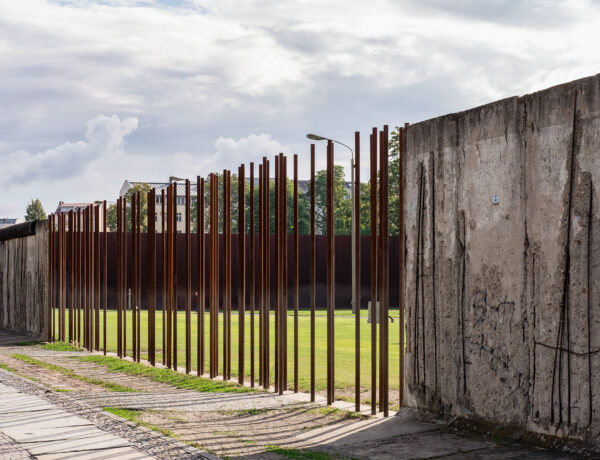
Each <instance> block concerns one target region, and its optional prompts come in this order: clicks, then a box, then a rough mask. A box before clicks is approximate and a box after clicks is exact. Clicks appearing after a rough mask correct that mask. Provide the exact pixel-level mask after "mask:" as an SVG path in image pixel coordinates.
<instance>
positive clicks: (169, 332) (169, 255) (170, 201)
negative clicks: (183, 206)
mask: <svg viewBox="0 0 600 460" xmlns="http://www.w3.org/2000/svg"><path fill="white" fill-rule="evenodd" d="M173 212H175V207H174V204H173V185H169V187H168V188H167V222H166V224H167V248H166V250H167V252H166V254H165V256H166V258H167V314H166V317H167V318H166V319H167V326H166V328H167V340H166V345H167V367H168V368H169V369H170V368H171V367H172V361H171V358H172V353H171V348H172V344H173V336H172V332H173V326H172V321H173V316H172V313H171V312H172V310H173V281H174V280H173Z"/></svg>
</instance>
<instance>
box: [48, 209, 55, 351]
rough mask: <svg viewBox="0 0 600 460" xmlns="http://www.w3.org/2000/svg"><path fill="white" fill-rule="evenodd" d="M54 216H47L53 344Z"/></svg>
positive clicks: (49, 310) (50, 338)
mask: <svg viewBox="0 0 600 460" xmlns="http://www.w3.org/2000/svg"><path fill="white" fill-rule="evenodd" d="M54 273H55V271H54V214H50V215H49V216H48V299H49V300H48V315H49V316H48V322H49V324H50V327H49V329H48V341H49V342H54V326H55V321H54V292H55V290H54V279H55V278H54Z"/></svg>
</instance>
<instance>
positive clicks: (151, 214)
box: [146, 189, 157, 366]
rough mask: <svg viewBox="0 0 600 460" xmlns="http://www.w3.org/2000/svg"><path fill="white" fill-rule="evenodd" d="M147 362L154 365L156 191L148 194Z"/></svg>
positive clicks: (153, 190)
mask: <svg viewBox="0 0 600 460" xmlns="http://www.w3.org/2000/svg"><path fill="white" fill-rule="evenodd" d="M147 201H148V235H147V248H148V249H147V254H148V258H147V264H146V265H147V268H148V289H147V293H146V295H147V299H148V300H147V303H148V361H149V362H150V364H152V365H153V366H155V365H156V221H157V216H156V190H155V189H152V190H150V192H149V193H148V198H147Z"/></svg>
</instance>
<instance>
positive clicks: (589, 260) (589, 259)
mask: <svg viewBox="0 0 600 460" xmlns="http://www.w3.org/2000/svg"><path fill="white" fill-rule="evenodd" d="M593 196H594V189H593V187H592V180H591V178H590V203H589V209H588V241H587V245H588V248H587V327H588V331H587V332H588V337H587V338H588V390H589V391H588V399H589V414H588V426H591V425H592V409H593V395H592V333H591V330H592V319H591V313H590V312H591V301H590V299H591V295H592V294H591V291H590V279H591V277H592V221H593V220H592V213H593V207H592V199H593Z"/></svg>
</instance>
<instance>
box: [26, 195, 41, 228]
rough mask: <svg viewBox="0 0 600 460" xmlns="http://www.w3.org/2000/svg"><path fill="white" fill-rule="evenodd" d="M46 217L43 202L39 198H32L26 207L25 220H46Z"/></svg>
mask: <svg viewBox="0 0 600 460" xmlns="http://www.w3.org/2000/svg"><path fill="white" fill-rule="evenodd" d="M45 219H46V211H44V207H43V206H42V202H41V201H40V200H39V198H36V199H35V200H34V199H33V198H32V199H31V203H29V204H28V205H27V207H26V208H25V220H26V221H27V222H29V221H32V220H45Z"/></svg>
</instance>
